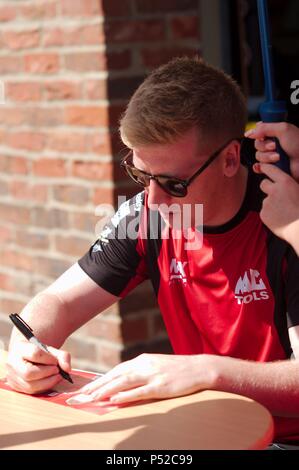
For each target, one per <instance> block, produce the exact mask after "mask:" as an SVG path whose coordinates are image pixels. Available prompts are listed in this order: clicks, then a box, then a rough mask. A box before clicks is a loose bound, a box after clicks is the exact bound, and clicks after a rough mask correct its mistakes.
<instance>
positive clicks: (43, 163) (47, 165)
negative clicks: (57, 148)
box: [33, 158, 67, 178]
mask: <svg viewBox="0 0 299 470" xmlns="http://www.w3.org/2000/svg"><path fill="white" fill-rule="evenodd" d="M33 174H34V175H36V176H48V177H56V178H57V177H59V178H61V177H64V176H66V174H67V170H66V162H65V161H64V160H61V159H59V158H40V159H39V160H37V161H34V162H33Z"/></svg>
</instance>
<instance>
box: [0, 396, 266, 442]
mask: <svg viewBox="0 0 299 470" xmlns="http://www.w3.org/2000/svg"><path fill="white" fill-rule="evenodd" d="M142 404H143V403H140V405H138V404H137V405H136V404H135V405H134V406H141V405H142ZM256 406H257V405H256V403H254V402H250V401H248V402H246V401H241V402H240V400H238V399H231V398H229V399H222V400H221V399H220V400H219V399H218V400H206V401H203V402H199V403H192V404H187V405H183V406H179V407H178V408H175V409H173V410H170V411H167V412H165V413H154V414H151V415H141V416H140V415H139V416H138V417H132V418H128V417H125V418H117V416H116V415H115V416H116V417H115V419H114V420H111V419H109V421H108V420H106V421H105V416H104V415H103V416H102V417H101V420H99V421H98V422H96V423H86V424H76V425H70V426H60V427H56V428H50V429H37V430H36V431H24V432H16V433H10V434H2V435H0V448H2V449H3V448H9V447H13V446H19V445H24V444H29V443H31V444H32V447H31V449H34V443H36V442H42V441H44V440H48V439H55V438H59V437H62V436H70V435H74V434H81V433H98V436H99V443H100V444H101V445H99V447H98V448H99V449H105V448H106V450H112V449H111V448H109V447H103V444H105V441H106V440H108V438H107V437H105V438H104V436H101V434H102V433H115V432H119V431H122V430H130V429H132V428H133V429H132V434H131V435H129V436H128V437H126V438H124V439H123V440H119V442H118V444H117V445H116V446H115V447H113V449H116V450H132V449H134V450H146V449H152V450H157V449H167V450H171V449H175V450H183V449H188V450H192V449H207V450H209V449H238V448H239V449H241V448H243V449H244V448H260V447H259V446H258V443H263V444H264V447H266V445H267V444H268V443H269V440H267V435H268V437H269V438H271V436H270V433H271V428H270V423H269V426H268V427H266V424H265V423H264V422H263V421H262V424H261V417H260V415H257V413H256ZM186 414H188V429H187V430H186V432H185V433H184V432H182V429H184V427H185V426H186ZM110 416H111V415H110ZM212 416H213V419H211V417H212ZM215 416H216V417H217V421H219V423H220V426H219V431H218V429H217V428H215ZM190 428H191V429H198V433H193V434H192V433H191V432H190ZM178 434H179V442H180V443H179V444H178ZM162 435H163V442H161V436H162ZM211 435H212V436H213V439H211ZM243 435H244V436H245V437H244V436H243ZM240 436H243V437H242V438H240ZM103 438H104V439H103ZM112 440H113V439H112ZM54 446H55V443H53V447H54ZM256 446H257V447H256ZM46 447H47V448H48V445H47V446H46ZM39 448H41V446H40V445H39ZM66 449H67V447H66Z"/></svg>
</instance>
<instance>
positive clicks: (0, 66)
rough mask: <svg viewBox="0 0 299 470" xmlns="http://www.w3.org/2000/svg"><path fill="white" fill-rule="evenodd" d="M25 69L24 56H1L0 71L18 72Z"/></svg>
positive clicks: (2, 72) (3, 72)
mask: <svg viewBox="0 0 299 470" xmlns="http://www.w3.org/2000/svg"><path fill="white" fill-rule="evenodd" d="M22 70H23V60H22V57H11V56H1V57H0V73H1V74H5V73H17V72H21V71H22Z"/></svg>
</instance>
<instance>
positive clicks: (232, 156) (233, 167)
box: [222, 140, 241, 178]
mask: <svg viewBox="0 0 299 470" xmlns="http://www.w3.org/2000/svg"><path fill="white" fill-rule="evenodd" d="M240 147H241V145H240V143H239V142H237V141H236V140H233V141H232V142H231V143H230V144H229V145H228V146H227V147H226V149H225V153H224V156H223V160H222V161H223V174H224V175H225V176H227V177H228V178H231V177H232V176H235V174H236V173H237V171H238V170H239V168H240Z"/></svg>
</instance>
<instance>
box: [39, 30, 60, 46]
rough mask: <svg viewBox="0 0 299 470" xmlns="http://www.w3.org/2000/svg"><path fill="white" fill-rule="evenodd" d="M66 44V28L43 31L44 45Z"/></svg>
mask: <svg viewBox="0 0 299 470" xmlns="http://www.w3.org/2000/svg"><path fill="white" fill-rule="evenodd" d="M63 45H64V29H61V28H51V29H45V30H44V31H43V46H44V47H52V46H63Z"/></svg>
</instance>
